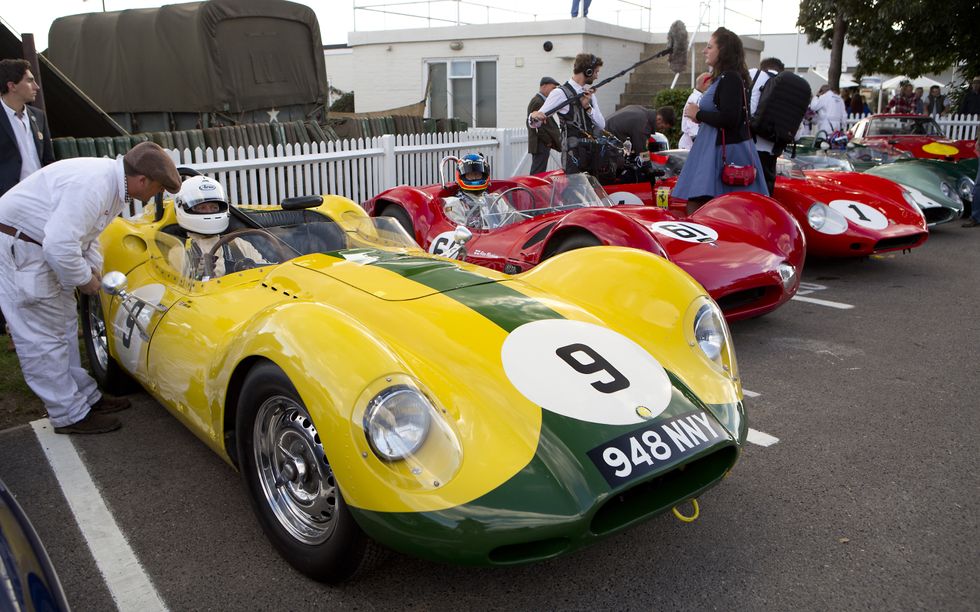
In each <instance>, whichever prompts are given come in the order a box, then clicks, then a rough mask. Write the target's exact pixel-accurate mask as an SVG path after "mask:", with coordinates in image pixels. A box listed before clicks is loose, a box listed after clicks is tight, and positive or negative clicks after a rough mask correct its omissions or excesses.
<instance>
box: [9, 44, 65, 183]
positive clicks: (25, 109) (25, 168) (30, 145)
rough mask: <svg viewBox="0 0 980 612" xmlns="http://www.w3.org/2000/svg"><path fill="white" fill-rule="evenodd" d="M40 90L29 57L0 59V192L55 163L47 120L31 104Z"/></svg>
mask: <svg viewBox="0 0 980 612" xmlns="http://www.w3.org/2000/svg"><path fill="white" fill-rule="evenodd" d="M40 90H41V88H40V87H38V84H37V82H36V81H35V80H34V75H33V74H32V73H31V65H30V64H29V63H28V62H27V60H22V59H5V60H0V106H2V107H3V111H4V112H3V115H2V116H0V195H3V194H4V193H6V192H7V190H9V189H10V188H11V187H13V186H14V185H16V184H17V183H19V182H20V181H22V180H24V179H25V178H27V177H28V176H30V175H31V174H32V173H34V172H36V171H37V170H40V169H41V168H42V167H44V166H47V165H48V164H50V163H53V162H54V149H53V147H52V145H51V134H50V132H49V131H48V122H47V119H46V118H45V116H44V113H43V112H41V111H40V110H39V109H37V108H34V107H33V106H31V103H32V102H34V101H35V100H36V99H37V94H38V92H39V91H40Z"/></svg>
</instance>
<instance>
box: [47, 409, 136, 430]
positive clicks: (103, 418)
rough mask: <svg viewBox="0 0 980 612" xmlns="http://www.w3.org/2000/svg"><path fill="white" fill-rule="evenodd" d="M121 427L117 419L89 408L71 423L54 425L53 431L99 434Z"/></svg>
mask: <svg viewBox="0 0 980 612" xmlns="http://www.w3.org/2000/svg"><path fill="white" fill-rule="evenodd" d="M120 427H122V423H120V422H119V419H117V418H116V417H113V416H108V415H105V414H99V413H98V412H95V411H94V410H90V411H89V413H88V414H87V415H86V416H85V418H84V419H82V420H81V421H79V422H77V423H72V424H71V425H65V426H63V427H55V428H54V432H55V433H60V434H100V433H107V432H110V431H115V430H117V429H119V428H120Z"/></svg>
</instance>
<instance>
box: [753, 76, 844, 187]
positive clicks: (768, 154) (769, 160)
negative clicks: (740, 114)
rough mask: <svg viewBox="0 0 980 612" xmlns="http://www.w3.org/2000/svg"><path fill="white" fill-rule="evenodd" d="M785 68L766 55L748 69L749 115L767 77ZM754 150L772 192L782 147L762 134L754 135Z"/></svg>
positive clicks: (757, 100)
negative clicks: (749, 87) (757, 67)
mask: <svg viewBox="0 0 980 612" xmlns="http://www.w3.org/2000/svg"><path fill="white" fill-rule="evenodd" d="M783 70H785V66H784V65H783V62H782V61H780V60H779V59H777V58H775V57H767V58H766V59H764V60H762V61H761V62H759V69H758V70H756V69H755V68H753V69H752V70H749V76H751V77H752V81H753V85H752V95H751V97H750V98H749V115H750V116H751V115H754V114H755V111H756V109H757V108H759V99H760V98H761V97H762V88H763V86H765V84H766V83H768V82H769V79H771V78H772V77H774V76H776V75H777V74H779V73H780V72H782V71H783ZM842 103H843V101H842ZM754 138H755V150H756V152H757V153H758V154H759V162H760V163H761V164H762V174H763V175H765V177H766V186H767V187H769V194H770V195H772V194H773V193H774V191H773V190H774V189H775V188H776V158H777V157H779V156H780V155H781V154H782V152H783V147H781V146H780V147H777V146H776V143H774V142H773V141H771V140H766V139H765V138H763V137H762V136H758V135H754Z"/></svg>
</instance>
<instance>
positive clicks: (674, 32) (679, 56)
mask: <svg viewBox="0 0 980 612" xmlns="http://www.w3.org/2000/svg"><path fill="white" fill-rule="evenodd" d="M665 55H669V56H670V57H669V58H667V63H668V64H669V65H670V69H671V70H672V71H673V72H674V73H675V74H678V73H681V72H683V71H684V67H685V66H686V64H687V28H686V27H684V22H683V21H681V20H679V19H678V20H677V21H675V22H674V23H672V24H671V25H670V30H668V31H667V47H666V48H664V49H663V50H661V51H658V52H657V53H655V54H654V55H651V56H650V57H647V58H644V59H641V60H640V61H638V62H636V63H635V64H633V65H632V66H630V67H629V68H626V69H625V70H621V71H619V72H617V73H616V74H614V75H612V76H611V77H609V78H607V79H603V80H601V81H599V82H598V83H596V84H595V85H592V86H591V87H589V88H586V91H595V90H597V89H599V88H600V87H602V86H603V85H605V84H606V83H608V82H609V81H612V80H613V79H618V78H619V77H621V76H623V75H624V74H626V73H627V72H629V71H630V70H633V69H634V68H636V67H637V66H639V65H640V64H645V63H647V62H649V61H650V60H652V59H656V58H658V57H663V56H665ZM674 80H675V81H676V80H677V78H676V76H675V77H674ZM583 95H584V94H582V93H580V94H577V95H575V96H572V97H571V98H568V99H566V100H565V101H564V102H562V103H561V104H559V105H558V106H556V107H555V108H553V109H551V110H550V111H548V112H547V113H545V116H548V117H550V116H551V115H554V114H555V113H557V112H558V111H560V110H561V109H563V108H565V107H566V106H568V105H569V104H571V103H572V102H575V101H576V100H578V99H579V98H581V97H582V96H583ZM541 125H544V123H543V122H542V123H541ZM541 125H532V126H531V127H541Z"/></svg>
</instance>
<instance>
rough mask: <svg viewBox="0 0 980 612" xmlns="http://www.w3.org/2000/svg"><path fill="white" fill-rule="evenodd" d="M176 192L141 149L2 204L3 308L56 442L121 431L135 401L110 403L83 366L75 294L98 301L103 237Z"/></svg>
mask: <svg viewBox="0 0 980 612" xmlns="http://www.w3.org/2000/svg"><path fill="white" fill-rule="evenodd" d="M179 187H180V176H179V175H178V174H177V167H176V166H175V165H174V162H173V161H172V160H171V159H170V157H169V156H167V154H166V152H164V150H163V149H161V148H160V147H159V146H158V145H155V144H153V143H150V142H142V143H140V144H138V145H136V146H135V147H133V148H132V149H131V150H130V151H129V152H128V153H126V155H125V156H124V157H123V158H122V159H108V158H94V157H79V158H75V159H66V160H63V161H58V162H55V163H53V164H51V165H49V166H45V167H44V168H41V169H40V170H38V171H37V172H35V173H34V174H32V175H30V176H29V177H27V178H26V179H24V180H23V181H21V182H20V183H18V184H17V185H15V186H14V187H12V188H11V189H10V191H8V192H7V193H5V194H4V195H3V196H0V307H2V308H3V312H4V313H5V314H6V316H7V328H8V330H9V332H10V335H11V337H13V339H14V343H15V345H16V347H17V357H18V359H19V360H20V367H21V372H22V373H23V375H24V380H25V381H26V382H27V384H28V385H29V386H30V387H31V390H33V391H34V393H36V394H37V396H38V397H39V398H41V400H42V401H43V402H44V407H45V409H46V410H47V412H48V419H49V420H50V421H51V424H52V425H53V426H54V430H55V432H56V433H103V432H106V431H112V430H114V429H118V428H119V427H120V423H119V421H118V419H116V418H115V417H113V416H112V415H111V414H109V413H111V412H116V411H118V410H122V409H124V408H127V407H129V401H128V400H125V399H116V398H109V397H106V396H103V395H102V394H101V393H100V392H99V389H98V387H97V386H96V383H95V381H94V380H93V379H92V377H91V376H89V374H88V372H87V371H86V370H85V369H84V368H83V367H82V365H81V358H80V355H79V352H78V313H77V311H76V303H75V290H76V289H77V290H79V291H81V292H82V293H83V294H86V295H98V292H99V288H100V286H101V281H102V253H101V251H100V248H99V234H101V233H102V230H104V229H105V228H106V226H107V225H109V223H110V222H111V221H112V220H113V219H114V218H115V217H116V216H117V215H118V214H119V213H120V212H122V210H123V207H124V206H125V205H126V203H127V201H129V199H130V198H138V199H140V200H142V201H144V202H145V201H149V200H151V199H152V198H154V197H155V196H156V195H157V194H159V193H160V192H162V191H163V189H164V188H167V189H169V190H171V191H177V189H179Z"/></svg>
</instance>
